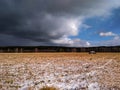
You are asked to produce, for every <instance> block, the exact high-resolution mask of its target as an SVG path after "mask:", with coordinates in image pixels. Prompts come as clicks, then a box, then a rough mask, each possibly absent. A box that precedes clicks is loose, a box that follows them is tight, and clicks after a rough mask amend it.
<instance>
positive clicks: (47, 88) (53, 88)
mask: <svg viewBox="0 0 120 90" xmlns="http://www.w3.org/2000/svg"><path fill="white" fill-rule="evenodd" d="M40 90H58V89H56V88H55V87H48V86H45V87H43V88H41V89H40Z"/></svg>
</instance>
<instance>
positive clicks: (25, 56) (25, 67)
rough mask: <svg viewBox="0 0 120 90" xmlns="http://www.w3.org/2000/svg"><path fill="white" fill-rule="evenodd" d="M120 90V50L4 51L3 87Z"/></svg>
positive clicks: (0, 56)
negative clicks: (98, 51)
mask: <svg viewBox="0 0 120 90" xmlns="http://www.w3.org/2000/svg"><path fill="white" fill-rule="evenodd" d="M43 87H44V88H45V87H51V89H46V90H120V53H97V54H88V53H1V54H0V90H45V89H42V88H43Z"/></svg>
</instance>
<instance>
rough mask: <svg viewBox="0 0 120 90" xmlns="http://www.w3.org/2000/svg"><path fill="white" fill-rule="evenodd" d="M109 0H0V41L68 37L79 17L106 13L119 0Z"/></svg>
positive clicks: (75, 31)
mask: <svg viewBox="0 0 120 90" xmlns="http://www.w3.org/2000/svg"><path fill="white" fill-rule="evenodd" d="M112 1H113V0H0V37H1V39H0V45H11V44H13V45H16V44H18V45H21V43H22V44H23V45H26V44H28V45H33V43H37V44H45V43H46V44H50V45H51V44H57V41H56V40H61V39H63V41H64V39H65V40H69V39H68V37H69V36H75V35H77V34H78V32H79V29H78V28H79V27H80V24H81V23H82V19H85V18H86V17H91V16H102V15H107V14H108V13H109V11H110V10H111V8H117V7H118V6H119V4H118V2H119V0H114V2H112ZM108 2H109V3H108ZM97 7H98V8H97ZM98 11H99V12H98ZM5 36H6V37H5ZM64 37H66V38H67V39H66V38H64ZM8 38H9V39H8ZM21 40H22V41H21ZM71 41H72V42H73V43H74V40H71ZM6 42H7V43H6ZM8 42H9V43H8ZM66 42H67V41H66ZM10 43H11V44H10ZM68 44H69V43H68Z"/></svg>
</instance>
